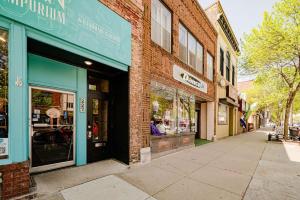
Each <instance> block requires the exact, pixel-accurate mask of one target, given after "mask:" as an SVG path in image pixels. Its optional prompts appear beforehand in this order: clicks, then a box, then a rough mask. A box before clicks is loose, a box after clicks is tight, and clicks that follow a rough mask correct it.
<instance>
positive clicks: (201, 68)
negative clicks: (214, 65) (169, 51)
mask: <svg viewBox="0 0 300 200" xmlns="http://www.w3.org/2000/svg"><path fill="white" fill-rule="evenodd" d="M180 27H182V28H184V30H185V31H186V43H187V46H186V59H185V60H184V59H183V58H182V57H181V56H180V55H181V54H180V44H181V42H180V38H181V37H180V35H179V34H178V41H179V59H180V60H181V61H182V62H184V63H185V64H187V65H188V66H190V67H191V68H193V69H195V70H196V71H197V72H199V73H201V74H204V53H205V52H204V46H203V44H202V43H201V42H199V40H198V39H197V38H196V37H195V36H194V34H193V33H192V32H191V31H190V30H189V29H188V28H186V26H185V25H184V24H183V23H182V22H181V21H179V33H180ZM189 35H190V36H191V37H193V38H194V40H195V42H196V43H195V66H193V65H192V64H190V63H189V62H190V61H189V59H190V57H189V52H190V51H189V46H190V45H189ZM198 46H200V47H201V48H202V54H201V58H202V64H201V65H200V66H197V56H198V55H199V54H198ZM199 68H200V69H199Z"/></svg>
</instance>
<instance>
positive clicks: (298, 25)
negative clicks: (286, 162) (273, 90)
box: [241, 0, 300, 139]
mask: <svg viewBox="0 0 300 200" xmlns="http://www.w3.org/2000/svg"><path fill="white" fill-rule="evenodd" d="M241 67H242V68H243V69H244V70H246V71H248V72H254V73H257V74H261V73H265V72H268V71H271V72H272V73H274V74H275V76H274V81H276V82H278V83H281V82H282V83H284V89H286V92H287V93H286V96H285V97H284V105H285V108H284V113H285V114H284V137H285V139H286V138H287V136H288V122H289V116H290V112H291V107H292V104H293V102H294V100H295V96H296V95H297V93H298V92H299V90H300V1H299V0H281V1H280V2H278V3H276V4H275V5H274V7H273V10H272V12H271V13H267V12H265V14H264V19H263V22H262V24H261V25H260V26H258V27H257V28H255V29H253V30H252V32H251V33H250V34H249V35H246V36H245V38H244V41H243V44H242V66H241Z"/></svg>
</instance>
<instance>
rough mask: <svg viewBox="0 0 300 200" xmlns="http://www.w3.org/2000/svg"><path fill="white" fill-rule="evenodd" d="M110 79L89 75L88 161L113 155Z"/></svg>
mask: <svg viewBox="0 0 300 200" xmlns="http://www.w3.org/2000/svg"><path fill="white" fill-rule="evenodd" d="M109 115H110V112H109V81H108V80H105V79H99V78H96V77H92V76H89V78H88V100H87V162H88V163H90V162H96V161H99V160H103V159H107V158H109V157H111V153H110V143H109V140H110V136H109V134H110V132H111V131H110V130H109V120H108V119H109Z"/></svg>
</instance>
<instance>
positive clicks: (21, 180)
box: [0, 162, 30, 200]
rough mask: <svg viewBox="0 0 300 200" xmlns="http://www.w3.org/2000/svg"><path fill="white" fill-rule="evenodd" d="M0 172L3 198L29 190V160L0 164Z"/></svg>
mask: <svg viewBox="0 0 300 200" xmlns="http://www.w3.org/2000/svg"><path fill="white" fill-rule="evenodd" d="M0 172H1V173H2V188H1V190H2V192H1V196H2V198H1V199H3V200H5V199H9V198H11V197H15V196H20V195H23V194H26V193H28V192H29V186H30V176H29V163H28V162H23V163H17V164H10V165H5V166H0Z"/></svg>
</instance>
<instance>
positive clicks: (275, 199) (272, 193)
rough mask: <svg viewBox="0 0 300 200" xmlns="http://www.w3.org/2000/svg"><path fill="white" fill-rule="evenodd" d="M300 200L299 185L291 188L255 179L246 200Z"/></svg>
mask: <svg viewBox="0 0 300 200" xmlns="http://www.w3.org/2000/svg"><path fill="white" fill-rule="evenodd" d="M283 199H284V200H298V199H300V193H299V185H298V186H296V187H290V186H288V185H283V184H281V183H278V182H274V181H268V180H262V179H258V178H253V179H252V181H251V183H250V185H249V188H248V190H247V193H246V195H245V197H244V200H283Z"/></svg>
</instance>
